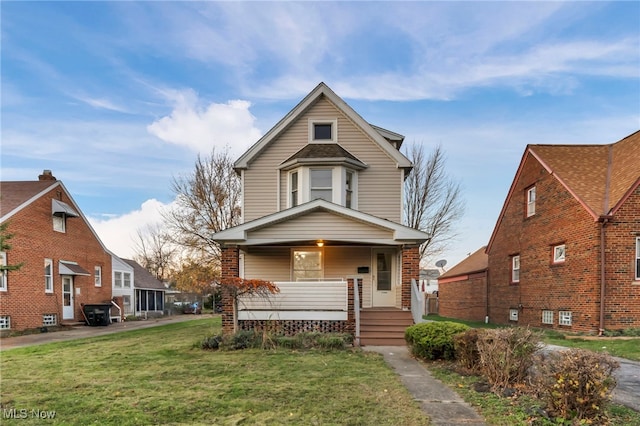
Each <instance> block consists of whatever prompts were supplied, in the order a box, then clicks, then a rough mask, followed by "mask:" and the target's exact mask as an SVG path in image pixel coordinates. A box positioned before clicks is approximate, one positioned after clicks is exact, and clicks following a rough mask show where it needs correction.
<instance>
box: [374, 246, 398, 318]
mask: <svg viewBox="0 0 640 426" xmlns="http://www.w3.org/2000/svg"><path fill="white" fill-rule="evenodd" d="M394 255H395V251H394V250H389V249H374V250H373V259H372V261H371V263H372V264H373V276H372V278H373V306H374V307H375V306H395V305H396V291H395V290H396V286H395V283H394V281H395V274H394V261H393V259H394Z"/></svg>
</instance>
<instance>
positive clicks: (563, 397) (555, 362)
mask: <svg viewBox="0 0 640 426" xmlns="http://www.w3.org/2000/svg"><path fill="white" fill-rule="evenodd" d="M536 367H537V368H536V370H537V372H538V374H537V375H536V378H535V381H534V384H535V385H537V388H538V392H539V396H540V397H541V399H542V400H544V401H545V403H546V405H547V411H548V413H549V414H550V415H551V416H553V417H555V418H556V419H558V420H568V421H575V420H577V421H582V420H584V421H587V422H589V423H591V422H593V421H596V422H598V424H600V423H603V422H605V421H606V406H607V403H608V402H609V400H610V397H611V392H612V390H613V388H615V386H616V380H615V378H614V377H613V376H612V374H613V371H614V370H615V369H616V368H618V367H619V364H618V362H617V361H616V360H615V359H613V358H612V357H610V356H609V355H607V354H601V353H596V352H591V351H587V350H584V349H569V350H565V351H561V352H552V353H549V354H546V355H543V356H541V357H540V361H539V363H538V365H537V366H536ZM580 424H582V423H580Z"/></svg>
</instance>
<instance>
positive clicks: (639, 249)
mask: <svg viewBox="0 0 640 426" xmlns="http://www.w3.org/2000/svg"><path fill="white" fill-rule="evenodd" d="M635 278H636V281H637V280H640V237H637V238H636V277H635Z"/></svg>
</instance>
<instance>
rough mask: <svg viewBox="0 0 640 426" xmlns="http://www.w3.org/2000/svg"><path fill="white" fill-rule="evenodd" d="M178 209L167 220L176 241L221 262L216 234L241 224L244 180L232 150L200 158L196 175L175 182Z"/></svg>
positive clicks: (198, 254)
mask: <svg viewBox="0 0 640 426" xmlns="http://www.w3.org/2000/svg"><path fill="white" fill-rule="evenodd" d="M172 190H173V192H174V193H175V194H176V207H175V208H174V209H172V210H170V211H168V212H165V214H164V219H165V221H166V223H167V225H168V227H169V228H170V229H171V231H172V237H173V240H174V242H176V243H177V244H179V245H180V246H182V247H183V248H185V249H187V251H188V252H189V254H190V255H191V256H192V257H194V256H195V257H200V258H202V259H204V260H205V261H206V262H210V261H215V262H219V260H220V247H219V246H218V243H216V242H215V241H213V239H212V238H211V237H212V235H213V234H214V233H216V232H219V231H222V230H224V229H227V228H230V227H232V226H235V225H237V224H239V223H240V196H241V195H240V191H241V185H240V177H239V176H238V174H237V173H236V172H235V170H234V169H233V161H232V160H231V157H230V156H229V152H228V150H225V151H221V152H216V151H215V149H214V150H212V151H211V155H210V156H208V157H206V158H201V157H200V155H198V158H197V160H196V163H195V170H194V171H193V173H192V174H190V175H187V176H181V177H177V178H174V179H173V182H172Z"/></svg>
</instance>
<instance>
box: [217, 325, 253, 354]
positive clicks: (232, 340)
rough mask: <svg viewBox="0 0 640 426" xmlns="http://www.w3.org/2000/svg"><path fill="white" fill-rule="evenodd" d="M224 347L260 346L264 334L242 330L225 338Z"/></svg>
mask: <svg viewBox="0 0 640 426" xmlns="http://www.w3.org/2000/svg"><path fill="white" fill-rule="evenodd" d="M222 343H223V344H222V349H227V350H238V349H247V348H259V347H260V346H261V345H262V335H261V334H258V333H256V332H254V331H248V330H240V331H238V332H237V333H235V334H232V335H231V336H229V337H226V338H225V339H223V342H222Z"/></svg>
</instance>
